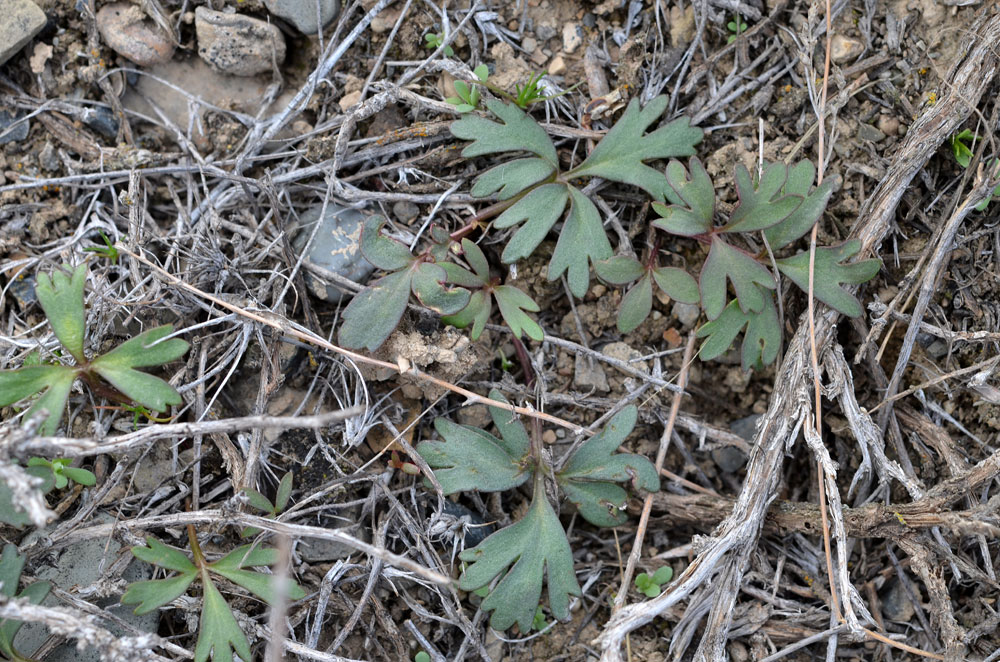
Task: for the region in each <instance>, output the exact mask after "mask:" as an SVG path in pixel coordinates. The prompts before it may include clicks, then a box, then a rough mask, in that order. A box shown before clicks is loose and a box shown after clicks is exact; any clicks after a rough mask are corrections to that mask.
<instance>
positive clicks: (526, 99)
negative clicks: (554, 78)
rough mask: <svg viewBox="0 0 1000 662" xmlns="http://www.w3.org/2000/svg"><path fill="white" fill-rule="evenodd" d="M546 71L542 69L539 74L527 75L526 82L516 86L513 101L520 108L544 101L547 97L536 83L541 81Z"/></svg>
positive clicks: (523, 108)
mask: <svg viewBox="0 0 1000 662" xmlns="http://www.w3.org/2000/svg"><path fill="white" fill-rule="evenodd" d="M547 73H548V72H547V71H543V72H541V73H539V74H533V75H531V76H528V82H527V83H525V84H524V85H518V86H516V88H515V90H516V92H517V94H516V95H515V96H514V103H515V104H517V107H518V108H520V109H521V110H527V108H528V106H530V105H531V104H533V103H536V102H538V101H545V100H547V99H548V97H546V96H545V93H544V92H542V90H541V88H540V87H539V86H538V84H539V83H540V82H541V81H542V78H543V77H544V76H545V74H547Z"/></svg>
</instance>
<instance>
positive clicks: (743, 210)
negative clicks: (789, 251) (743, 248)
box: [722, 163, 803, 232]
mask: <svg viewBox="0 0 1000 662" xmlns="http://www.w3.org/2000/svg"><path fill="white" fill-rule="evenodd" d="M787 178H788V167H787V166H786V165H785V164H784V163H771V164H768V165H767V166H766V167H765V168H764V171H763V173H762V174H761V177H760V181H759V182H754V181H753V179H752V178H751V177H750V173H749V171H747V169H746V166H744V165H743V164H740V165H738V166H736V176H735V180H736V192H737V193H738V194H739V196H740V201H739V203H738V204H737V205H736V208H735V209H733V213H732V214H731V215H730V216H729V223H727V224H726V226H725V227H724V228H723V229H722V231H723V232H755V231H757V230H763V229H765V228H769V227H771V226H773V225H777V224H778V223H780V222H781V221H783V220H785V219H786V218H788V217H789V215H791V213H792V212H794V211H795V210H796V209H797V208H798V207H799V205H801V204H802V199H803V198H802V196H801V195H781V189H782V187H783V186H784V185H785V180H786V179H787Z"/></svg>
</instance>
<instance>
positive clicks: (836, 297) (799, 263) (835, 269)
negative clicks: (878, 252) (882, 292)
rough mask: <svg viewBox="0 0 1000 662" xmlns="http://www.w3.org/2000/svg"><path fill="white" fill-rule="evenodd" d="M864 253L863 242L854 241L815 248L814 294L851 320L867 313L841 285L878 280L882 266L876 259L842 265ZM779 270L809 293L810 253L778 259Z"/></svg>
mask: <svg viewBox="0 0 1000 662" xmlns="http://www.w3.org/2000/svg"><path fill="white" fill-rule="evenodd" d="M860 250H861V241H860V240H858V239H852V240H851V241H847V242H844V243H842V244H840V245H839V246H823V247H818V248H817V249H816V262H815V269H814V274H813V276H814V278H813V295H814V296H815V297H816V298H817V299H819V300H820V301H822V302H823V303H825V304H826V305H828V306H830V307H831V308H833V309H835V310H837V311H840V312H841V313H843V314H845V315H847V316H848V317H858V316H860V315H861V314H862V313H863V312H864V310H863V309H862V308H861V304H860V303H858V300H857V299H856V298H855V297H854V296H853V295H851V294H850V293H849V292H848V291H847V290H845V289H844V288H843V287H841V285H842V284H844V283H847V284H850V285H859V284H861V283H864V282H867V281H869V280H871V279H872V278H874V277H875V274H877V273H878V272H879V269H880V268H881V263H880V262H879V261H878V260H877V259H874V258H872V259H868V260H861V261H860V262H853V263H851V264H842V263H843V262H845V261H846V260H848V259H850V258H851V257H853V256H854V255H855V254H857V252H858V251H860ZM777 262H778V269H779V270H780V271H781V273H783V274H784V275H786V276H788V278H789V279H791V280H792V282H794V283H795V284H796V285H798V286H799V288H800V289H801V290H802V291H803V292H808V291H809V252H808V251H806V252H803V253H799V254H798V255H795V256H793V257H788V258H784V259H781V260H778V261H777Z"/></svg>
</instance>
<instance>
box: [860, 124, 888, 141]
mask: <svg viewBox="0 0 1000 662" xmlns="http://www.w3.org/2000/svg"><path fill="white" fill-rule="evenodd" d="M858 138H861V139H862V140H867V141H868V142H873V143H877V142H879V141H880V140H885V134H884V133H882V132H881V131H879V130H878V129H877V128H875V127H874V126H872V125H871V124H865V123H861V124H859V125H858Z"/></svg>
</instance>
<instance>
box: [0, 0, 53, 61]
mask: <svg viewBox="0 0 1000 662" xmlns="http://www.w3.org/2000/svg"><path fill="white" fill-rule="evenodd" d="M2 6H3V15H2V16H0V64H3V63H4V62H6V61H7V60H9V59H11V58H12V57H14V54H15V53H17V52H18V51H19V50H21V49H22V48H24V46H25V44H27V43H28V42H29V41H31V39H32V38H33V37H34V36H35V35H36V34H38V33H39V32H41V31H42V28H44V27H45V21H46V18H45V12H43V11H42V10H41V9H39V8H38V5H36V4H35V3H34V2H32V1H31V0H4V1H3V4H2Z"/></svg>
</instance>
